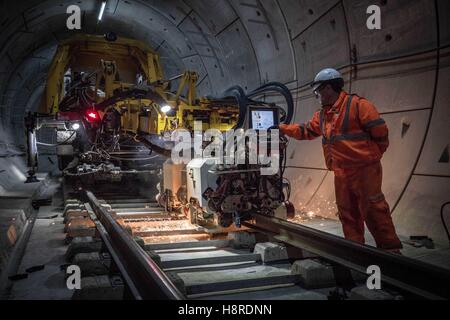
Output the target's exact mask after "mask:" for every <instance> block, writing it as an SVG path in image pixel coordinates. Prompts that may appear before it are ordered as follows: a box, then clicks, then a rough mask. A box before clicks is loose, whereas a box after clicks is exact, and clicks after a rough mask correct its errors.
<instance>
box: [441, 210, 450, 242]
mask: <svg viewBox="0 0 450 320" xmlns="http://www.w3.org/2000/svg"><path fill="white" fill-rule="evenodd" d="M449 204H450V201H449V202H446V203H444V204H443V205H442V207H441V220H442V224H443V225H444V229H445V232H446V233H447V238H448V241H449V242H450V233H449V232H448V227H447V224H446V223H445V219H444V208H445V206H447V205H449Z"/></svg>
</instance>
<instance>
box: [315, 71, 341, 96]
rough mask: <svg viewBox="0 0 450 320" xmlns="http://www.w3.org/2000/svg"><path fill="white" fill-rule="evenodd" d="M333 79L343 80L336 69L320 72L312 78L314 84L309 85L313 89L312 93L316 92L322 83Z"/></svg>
mask: <svg viewBox="0 0 450 320" xmlns="http://www.w3.org/2000/svg"><path fill="white" fill-rule="evenodd" d="M335 79H342V80H343V78H342V75H341V73H340V72H339V71H337V70H336V69H332V68H326V69H323V70H321V71H320V72H319V73H318V74H317V75H316V77H315V78H314V82H313V83H311V87H312V88H313V90H314V91H316V90H317V89H318V88H319V87H320V85H321V84H322V83H324V82H327V81H330V80H335Z"/></svg>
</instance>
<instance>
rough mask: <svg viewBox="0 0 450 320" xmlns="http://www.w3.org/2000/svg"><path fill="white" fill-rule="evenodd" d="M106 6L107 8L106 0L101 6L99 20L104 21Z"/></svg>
mask: <svg viewBox="0 0 450 320" xmlns="http://www.w3.org/2000/svg"><path fill="white" fill-rule="evenodd" d="M105 8H106V1H103V2H102V6H101V8H100V12H99V14H98V21H102V19H103V14H104V13H105Z"/></svg>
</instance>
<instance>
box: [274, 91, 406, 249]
mask: <svg viewBox="0 0 450 320" xmlns="http://www.w3.org/2000/svg"><path fill="white" fill-rule="evenodd" d="M280 131H281V132H282V133H283V134H285V135H287V136H290V137H293V138H295V139H297V140H312V139H315V138H318V137H320V136H322V143H323V152H324V155H325V162H326V165H327V168H328V169H329V170H332V171H334V174H335V180H334V182H335V193H336V204H337V207H338V211H339V212H338V214H339V219H340V220H341V222H342V227H343V231H344V235H345V238H346V239H349V240H353V241H356V242H359V243H364V242H365V239H364V222H365V223H366V225H367V228H368V229H369V231H370V232H371V234H372V235H373V237H374V238H375V241H376V244H377V247H379V248H382V249H385V250H392V251H396V250H398V249H400V248H402V244H401V242H400V240H399V239H398V237H397V234H396V232H395V227H394V224H393V222H392V218H391V212H390V209H389V205H388V203H387V202H386V200H385V198H384V195H383V193H382V191H381V183H382V167H381V163H380V160H381V157H382V155H383V153H384V152H385V151H386V149H387V147H388V145H389V139H388V128H387V126H386V123H385V122H384V120H383V119H382V118H380V115H379V113H378V111H377V110H376V108H375V106H374V105H373V104H372V103H371V102H369V101H367V100H366V99H364V98H361V97H358V96H356V95H349V94H348V93H346V92H341V94H340V95H339V99H338V100H337V101H336V103H335V104H334V105H333V106H331V107H324V108H322V109H321V110H318V111H317V112H316V113H315V114H314V116H313V118H312V119H311V120H310V121H308V122H307V123H305V124H292V125H280Z"/></svg>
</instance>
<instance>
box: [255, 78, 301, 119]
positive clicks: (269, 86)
mask: <svg viewBox="0 0 450 320" xmlns="http://www.w3.org/2000/svg"><path fill="white" fill-rule="evenodd" d="M270 91H275V92H278V93H280V94H281V95H282V96H283V97H284V99H285V100H286V104H287V112H286V119H285V120H284V124H290V123H291V122H292V118H293V117H294V99H293V98H292V94H291V91H290V90H289V88H288V87H286V86H285V85H284V84H282V83H279V82H269V83H266V84H264V85H262V86H261V87H259V88H258V89H256V90H254V91H252V92H250V93H249V94H248V95H247V99H249V98H251V97H254V96H257V95H261V94H263V93H265V92H270Z"/></svg>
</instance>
